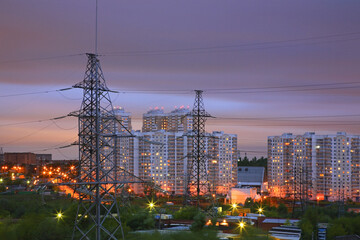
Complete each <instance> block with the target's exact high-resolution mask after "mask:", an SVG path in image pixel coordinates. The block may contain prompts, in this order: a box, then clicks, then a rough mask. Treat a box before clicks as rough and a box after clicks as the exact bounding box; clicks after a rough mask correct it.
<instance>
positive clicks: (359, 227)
mask: <svg viewBox="0 0 360 240" xmlns="http://www.w3.org/2000/svg"><path fill="white" fill-rule="evenodd" d="M352 234H357V235H359V234H360V216H356V217H342V218H339V219H334V220H333V221H331V223H330V227H329V228H328V234H327V237H328V239H334V237H335V236H341V235H352Z"/></svg>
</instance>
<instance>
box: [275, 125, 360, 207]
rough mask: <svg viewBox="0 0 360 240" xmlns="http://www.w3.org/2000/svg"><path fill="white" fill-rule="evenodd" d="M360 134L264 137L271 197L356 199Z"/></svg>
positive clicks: (359, 182) (358, 183)
mask: <svg viewBox="0 0 360 240" xmlns="http://www.w3.org/2000/svg"><path fill="white" fill-rule="evenodd" d="M359 143H360V136H359V135H347V134H346V133H344V132H338V133H337V134H333V135H316V134H315V133H305V134H304V135H292V134H291V133H285V134H283V135H281V136H271V137H268V184H269V189H270V193H271V194H272V195H273V196H279V197H290V198H297V199H299V198H302V199H313V200H316V199H317V200H322V199H325V200H330V201H342V200H346V199H352V200H354V201H359V200H360V198H359V197H360V195H359V190H360V175H359V174H360V161H359V160H360V146H359Z"/></svg>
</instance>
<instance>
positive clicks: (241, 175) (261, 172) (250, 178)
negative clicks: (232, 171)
mask: <svg viewBox="0 0 360 240" xmlns="http://www.w3.org/2000/svg"><path fill="white" fill-rule="evenodd" d="M264 179H265V168H264V167H252V166H239V167H238V178H237V187H240V188H241V187H255V188H256V189H257V191H258V193H260V192H261V190H263V188H264V187H263V183H264Z"/></svg>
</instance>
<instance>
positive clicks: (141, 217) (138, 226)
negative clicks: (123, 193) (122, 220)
mask: <svg viewBox="0 0 360 240" xmlns="http://www.w3.org/2000/svg"><path fill="white" fill-rule="evenodd" d="M126 225H127V226H128V227H130V228H131V229H132V230H143V229H153V228H154V226H155V221H154V217H153V215H152V214H150V213H149V212H148V211H146V210H141V211H139V212H137V213H134V214H132V215H130V216H129V218H128V219H127V220H126Z"/></svg>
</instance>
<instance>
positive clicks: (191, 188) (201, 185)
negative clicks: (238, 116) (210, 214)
mask: <svg viewBox="0 0 360 240" xmlns="http://www.w3.org/2000/svg"><path fill="white" fill-rule="evenodd" d="M195 93H196V97H195V103H194V108H193V109H192V111H191V113H190V116H192V117H193V129H192V133H191V135H190V137H192V140H193V141H192V147H193V149H192V152H191V154H190V163H189V165H188V166H189V167H188V175H187V179H188V182H187V189H186V194H187V195H189V194H194V192H195V194H196V198H197V205H199V203H200V195H205V194H208V193H210V186H209V180H208V168H209V165H208V157H207V152H206V145H207V144H206V142H207V136H206V132H205V122H206V119H207V118H208V117H211V116H210V114H208V113H207V112H206V111H205V107H204V102H203V98H202V93H203V91H201V90H195Z"/></svg>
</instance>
